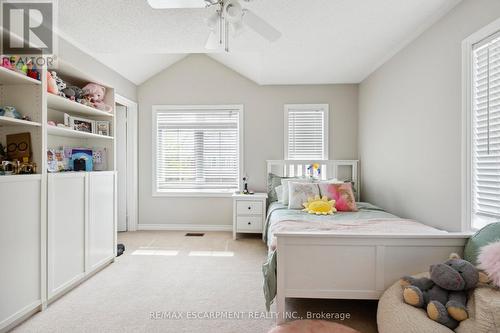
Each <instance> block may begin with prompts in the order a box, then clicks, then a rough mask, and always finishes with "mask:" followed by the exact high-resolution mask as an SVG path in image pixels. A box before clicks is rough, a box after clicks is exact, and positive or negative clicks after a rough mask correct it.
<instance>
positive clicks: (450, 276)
mask: <svg viewBox="0 0 500 333" xmlns="http://www.w3.org/2000/svg"><path fill="white" fill-rule="evenodd" d="M478 282H479V271H478V270H477V269H476V268H475V267H474V266H473V265H472V264H471V263H470V262H468V261H466V260H463V259H460V257H459V256H458V255H456V254H452V255H451V256H450V259H449V260H447V261H446V262H444V263H442V264H437V265H432V266H431V267H430V279H429V278H419V279H417V278H414V277H411V276H405V277H403V278H401V280H400V283H401V285H402V286H403V287H404V290H403V299H404V301H405V303H407V304H409V305H412V306H415V307H417V308H424V309H426V310H427V315H428V316H429V318H431V319H432V320H434V321H437V322H438V323H440V324H442V325H445V326H447V327H448V328H450V329H455V328H456V327H457V326H458V324H459V323H460V322H461V321H462V320H465V319H467V318H468V317H469V315H468V313H467V310H466V305H467V291H468V290H470V289H473V288H475V287H476V286H477V284H478Z"/></svg>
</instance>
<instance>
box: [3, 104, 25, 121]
mask: <svg viewBox="0 0 500 333" xmlns="http://www.w3.org/2000/svg"><path fill="white" fill-rule="evenodd" d="M0 116H4V117H9V118H15V119H22V118H23V116H22V115H21V114H20V113H19V112H18V111H17V110H16V108H15V107H13V106H2V107H1V108H0Z"/></svg>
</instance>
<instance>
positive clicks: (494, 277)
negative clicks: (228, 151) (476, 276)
mask: <svg viewBox="0 0 500 333" xmlns="http://www.w3.org/2000/svg"><path fill="white" fill-rule="evenodd" d="M477 261H478V262H479V266H478V267H479V268H480V269H482V270H484V271H485V272H486V273H487V274H488V277H489V278H490V280H491V282H492V283H493V284H494V285H495V286H496V287H498V288H500V241H498V242H494V243H490V244H488V245H485V246H483V247H482V248H481V250H480V251H479V256H478V257H477ZM498 301H499V302H500V299H499V300H498Z"/></svg>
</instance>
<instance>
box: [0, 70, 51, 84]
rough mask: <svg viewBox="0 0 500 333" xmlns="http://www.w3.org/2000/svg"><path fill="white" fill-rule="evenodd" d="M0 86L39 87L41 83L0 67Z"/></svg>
mask: <svg viewBox="0 0 500 333" xmlns="http://www.w3.org/2000/svg"><path fill="white" fill-rule="evenodd" d="M0 84H2V85H26V84H28V85H35V86H38V85H39V86H41V85H42V83H41V81H38V80H35V79H32V78H30V77H29V76H26V75H23V74H20V73H17V72H15V71H13V70H10V69H7V68H5V67H1V66H0Z"/></svg>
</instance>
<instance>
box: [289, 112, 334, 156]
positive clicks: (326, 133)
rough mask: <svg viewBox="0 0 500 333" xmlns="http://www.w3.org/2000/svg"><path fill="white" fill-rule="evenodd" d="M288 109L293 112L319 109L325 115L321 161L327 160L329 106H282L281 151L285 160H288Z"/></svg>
mask: <svg viewBox="0 0 500 333" xmlns="http://www.w3.org/2000/svg"><path fill="white" fill-rule="evenodd" d="M290 109H294V110H297V109H298V110H310V109H321V110H322V111H323V113H324V115H325V118H324V119H325V123H324V124H323V126H324V127H323V133H324V137H323V141H324V146H323V159H324V160H328V152H329V144H328V143H329V140H328V137H329V113H330V106H329V105H328V104H285V106H284V113H285V116H284V122H283V124H284V126H283V128H284V129H283V132H284V141H283V150H284V156H285V160H288V111H289V110H290Z"/></svg>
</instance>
